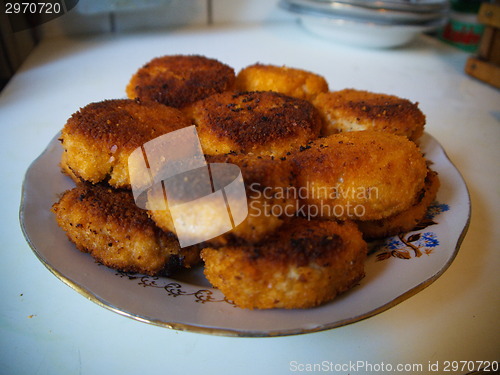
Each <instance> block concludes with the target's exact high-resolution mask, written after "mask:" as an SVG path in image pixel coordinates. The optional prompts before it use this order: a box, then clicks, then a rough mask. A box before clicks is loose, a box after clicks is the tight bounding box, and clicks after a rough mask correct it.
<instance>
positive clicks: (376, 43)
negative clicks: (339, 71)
mask: <svg viewBox="0 0 500 375" xmlns="http://www.w3.org/2000/svg"><path fill="white" fill-rule="evenodd" d="M280 6H281V7H282V8H284V9H286V10H287V11H289V12H291V13H293V14H296V15H297V16H298V17H299V19H300V21H301V23H302V25H303V26H304V27H305V28H307V29H308V30H310V31H311V32H313V33H315V34H319V35H321V36H324V37H328V38H330V39H335V40H338V41H342V42H345V43H348V44H354V45H358V46H364V47H374V48H383V47H396V46H400V45H403V44H406V43H408V42H409V41H411V40H412V39H413V38H414V37H415V36H416V35H418V34H419V33H422V32H426V31H431V30H435V29H437V28H439V27H441V26H443V25H444V24H445V23H446V21H447V19H448V13H449V7H450V5H449V0H282V1H281V2H280Z"/></svg>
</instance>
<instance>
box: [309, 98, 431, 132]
mask: <svg viewBox="0 0 500 375" xmlns="http://www.w3.org/2000/svg"><path fill="white" fill-rule="evenodd" d="M313 104H314V105H315V107H316V108H317V109H318V110H319V112H320V113H321V117H322V119H323V129H322V135H330V134H335V133H340V132H349V131H360V130H375V131H381V132H387V133H393V134H397V135H404V136H407V137H408V138H409V139H411V140H413V141H416V140H418V138H420V136H421V135H422V134H423V132H424V126H425V115H424V114H423V113H422V111H420V109H419V108H418V103H412V102H411V101H409V100H407V99H403V98H399V97H397V96H395V95H387V94H379V93H373V92H369V91H364V90H355V89H345V90H340V91H332V92H327V93H321V94H319V95H318V96H316V98H315V99H314V100H313Z"/></svg>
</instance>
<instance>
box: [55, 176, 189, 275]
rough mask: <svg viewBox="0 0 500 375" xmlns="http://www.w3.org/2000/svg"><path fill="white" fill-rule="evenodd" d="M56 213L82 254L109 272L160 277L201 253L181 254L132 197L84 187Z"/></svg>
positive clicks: (69, 193) (171, 237)
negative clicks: (88, 256) (119, 271)
mask: <svg viewBox="0 0 500 375" xmlns="http://www.w3.org/2000/svg"><path fill="white" fill-rule="evenodd" d="M52 211H53V212H54V213H55V215H56V220H57V224H58V225H59V226H60V227H61V228H62V229H63V230H64V231H65V232H66V234H67V236H68V238H69V239H70V240H71V241H72V242H73V243H74V244H75V245H76V247H77V248H78V249H79V250H81V251H83V252H88V253H90V254H91V255H92V257H94V258H95V259H96V260H97V261H98V262H100V263H102V264H104V265H106V266H108V267H110V268H114V269H117V270H121V271H126V272H138V273H143V274H148V275H159V274H166V273H169V272H171V271H173V270H175V269H177V268H180V267H181V266H182V267H190V266H191V265H193V264H195V263H197V262H198V261H199V251H198V250H197V249H196V248H195V247H190V248H184V249H180V247H179V242H178V241H177V238H176V237H175V235H173V234H172V233H168V232H163V231H162V230H160V229H159V228H158V227H156V226H155V224H154V223H153V221H151V219H149V218H148V215H147V213H146V211H144V210H141V209H140V208H138V207H137V206H136V205H135V203H134V199H133V197H132V194H131V193H130V192H129V191H125V190H113V189H112V188H110V187H107V186H101V185H90V184H80V185H78V186H77V187H75V188H74V189H72V190H68V191H67V192H65V193H64V195H63V196H62V197H61V199H60V200H59V202H57V203H55V204H54V205H53V206H52Z"/></svg>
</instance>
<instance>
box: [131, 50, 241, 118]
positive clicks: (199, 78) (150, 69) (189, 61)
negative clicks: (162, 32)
mask: <svg viewBox="0 0 500 375" xmlns="http://www.w3.org/2000/svg"><path fill="white" fill-rule="evenodd" d="M234 80H235V73H234V70H233V68H231V67H229V66H228V65H226V64H223V63H221V62H220V61H217V60H215V59H210V58H208V57H204V56H197V55H172V56H163V57H157V58H155V59H153V60H151V61H150V62H148V63H147V64H145V65H144V66H143V67H142V68H140V69H139V70H138V71H137V73H135V74H134V76H133V77H132V79H131V80H130V82H129V84H128V86H127V89H126V91H127V95H128V97H129V98H130V99H135V98H139V99H141V100H142V101H153V102H158V103H161V104H165V105H168V106H170V107H176V108H182V107H185V106H187V105H189V104H191V103H194V102H195V101H197V100H201V99H204V98H206V97H208V96H210V95H213V94H217V93H220V92H223V91H226V90H230V89H232V88H233V85H234Z"/></svg>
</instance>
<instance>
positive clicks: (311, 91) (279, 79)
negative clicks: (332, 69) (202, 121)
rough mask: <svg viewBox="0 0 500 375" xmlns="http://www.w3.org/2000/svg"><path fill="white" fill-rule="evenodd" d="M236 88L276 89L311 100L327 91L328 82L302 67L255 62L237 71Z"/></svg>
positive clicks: (248, 89)
mask: <svg viewBox="0 0 500 375" xmlns="http://www.w3.org/2000/svg"><path fill="white" fill-rule="evenodd" d="M236 89H237V90H240V91H276V92H280V93H282V94H285V95H289V96H293V97H295V98H299V99H306V100H312V99H313V98H314V97H315V96H316V95H318V94H319V93H321V92H326V91H328V83H327V82H326V80H325V78H323V77H322V76H320V75H318V74H315V73H312V72H308V71H306V70H303V69H297V68H291V67H287V66H276V65H266V64H260V63H257V64H253V65H250V66H247V67H246V68H244V69H242V70H241V71H240V72H239V73H238V75H237V76H236Z"/></svg>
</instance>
